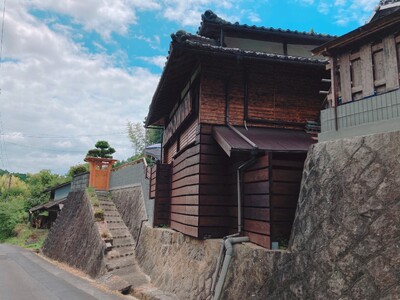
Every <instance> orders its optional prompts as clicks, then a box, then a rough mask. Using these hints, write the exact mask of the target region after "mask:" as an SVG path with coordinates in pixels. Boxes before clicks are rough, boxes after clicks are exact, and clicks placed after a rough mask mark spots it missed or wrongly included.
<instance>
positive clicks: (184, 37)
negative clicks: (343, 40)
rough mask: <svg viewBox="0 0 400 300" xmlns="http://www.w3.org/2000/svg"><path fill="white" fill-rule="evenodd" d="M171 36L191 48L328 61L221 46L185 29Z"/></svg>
mask: <svg viewBox="0 0 400 300" xmlns="http://www.w3.org/2000/svg"><path fill="white" fill-rule="evenodd" d="M171 37H172V40H173V41H175V42H177V43H179V44H182V45H186V46H189V47H190V48H197V49H202V50H208V51H213V52H219V53H222V54H235V55H242V56H247V57H254V58H264V59H271V60H276V61H282V62H299V63H310V64H323V63H325V62H326V59H316V58H308V57H301V56H291V55H282V54H274V53H267V52H257V51H249V50H242V49H239V48H228V47H221V46H219V45H218V44H217V42H216V41H215V40H213V39H208V38H205V37H202V36H199V35H193V34H190V33H186V32H184V31H179V32H177V34H173V35H172V36H171Z"/></svg>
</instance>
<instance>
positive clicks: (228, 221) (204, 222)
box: [199, 216, 237, 227]
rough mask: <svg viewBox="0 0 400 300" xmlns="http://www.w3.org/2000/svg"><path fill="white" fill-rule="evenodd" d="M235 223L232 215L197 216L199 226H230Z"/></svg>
mask: <svg viewBox="0 0 400 300" xmlns="http://www.w3.org/2000/svg"><path fill="white" fill-rule="evenodd" d="M236 223H237V221H236V218H234V217H232V218H231V217H228V216H225V217H210V216H202V217H201V218H199V226H208V227H210V226H221V227H232V226H234V225H235V224H236Z"/></svg>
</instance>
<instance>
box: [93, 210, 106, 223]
mask: <svg viewBox="0 0 400 300" xmlns="http://www.w3.org/2000/svg"><path fill="white" fill-rule="evenodd" d="M94 218H95V219H96V221H98V222H101V221H104V211H103V210H102V209H99V208H96V209H95V211H94Z"/></svg>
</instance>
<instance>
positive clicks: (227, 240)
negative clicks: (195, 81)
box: [211, 84, 258, 300]
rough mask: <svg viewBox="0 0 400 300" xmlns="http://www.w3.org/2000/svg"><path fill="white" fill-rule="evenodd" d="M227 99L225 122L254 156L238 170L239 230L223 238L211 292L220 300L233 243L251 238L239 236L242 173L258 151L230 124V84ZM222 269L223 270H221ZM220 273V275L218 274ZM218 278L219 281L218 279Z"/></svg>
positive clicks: (214, 299) (214, 297)
mask: <svg viewBox="0 0 400 300" xmlns="http://www.w3.org/2000/svg"><path fill="white" fill-rule="evenodd" d="M225 92H226V94H225V100H226V111H225V113H226V114H225V123H226V126H228V127H229V128H230V129H232V130H233V131H234V132H235V133H237V134H238V135H239V136H240V137H241V138H242V139H244V140H245V141H246V142H247V143H249V144H250V145H251V146H252V148H253V150H252V152H251V155H252V157H251V158H250V159H249V160H247V161H245V162H244V163H243V164H241V165H240V166H239V167H238V168H237V170H236V180H237V197H238V198H237V200H238V231H237V233H235V234H233V235H229V236H226V237H224V238H223V240H222V244H221V248H220V252H219V256H218V260H217V266H216V271H215V273H214V276H213V281H212V286H211V293H212V295H213V300H219V299H220V297H221V293H222V289H223V287H224V283H225V278H226V275H227V273H228V268H229V265H230V262H231V259H232V255H233V245H234V244H237V243H243V242H248V241H249V238H248V237H246V236H244V237H239V235H240V234H241V233H242V229H243V225H242V189H241V174H242V172H243V171H244V170H245V169H246V168H247V167H249V166H250V165H251V164H253V163H254V162H255V160H256V158H255V155H256V153H257V151H258V147H257V145H256V144H254V143H253V142H252V141H251V140H250V139H248V138H247V137H246V136H245V135H244V134H242V133H241V132H240V131H239V130H237V129H236V128H235V127H233V126H232V125H230V124H229V100H230V98H229V87H228V84H227V85H226V87H225ZM224 248H225V257H224V260H223V264H222V267H221V261H222V257H223V255H224ZM220 269H221V271H220ZM218 273H219V276H218ZM217 279H218V281H217Z"/></svg>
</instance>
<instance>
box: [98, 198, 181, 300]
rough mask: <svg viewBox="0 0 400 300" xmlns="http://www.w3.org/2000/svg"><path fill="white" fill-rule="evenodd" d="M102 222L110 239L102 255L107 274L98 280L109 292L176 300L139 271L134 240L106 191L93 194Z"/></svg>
mask: <svg viewBox="0 0 400 300" xmlns="http://www.w3.org/2000/svg"><path fill="white" fill-rule="evenodd" d="M96 195H97V199H98V200H99V203H100V208H101V209H102V210H103V212H104V221H105V223H106V225H107V228H108V231H109V232H110V234H111V237H110V238H109V239H107V241H110V243H111V245H112V246H111V247H109V249H108V252H107V256H106V270H107V273H106V274H105V275H103V276H102V277H101V278H99V279H98V281H99V282H100V283H102V284H105V285H106V286H107V287H108V288H109V289H112V290H115V291H119V292H122V293H131V294H133V295H134V296H135V297H136V298H138V299H140V300H178V298H176V296H175V295H173V294H169V293H164V292H162V291H160V290H159V289H157V288H156V287H154V286H153V285H152V284H151V283H150V278H149V277H148V276H147V275H146V274H144V273H143V272H142V270H141V269H140V268H139V266H138V264H137V261H136V258H135V246H136V244H135V241H134V240H133V238H132V235H131V233H130V232H129V229H128V227H126V225H125V223H124V221H123V220H122V218H121V215H120V214H119V212H118V210H117V208H116V206H115V204H114V202H113V201H112V199H111V197H110V195H109V193H108V192H104V191H96Z"/></svg>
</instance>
